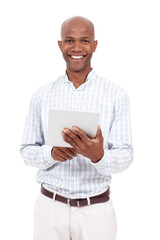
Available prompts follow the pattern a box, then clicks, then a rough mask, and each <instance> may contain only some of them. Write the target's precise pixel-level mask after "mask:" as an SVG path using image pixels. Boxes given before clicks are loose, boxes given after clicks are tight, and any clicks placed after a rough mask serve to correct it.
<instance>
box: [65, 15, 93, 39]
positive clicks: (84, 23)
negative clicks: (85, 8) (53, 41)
mask: <svg viewBox="0 0 160 240" xmlns="http://www.w3.org/2000/svg"><path fill="white" fill-rule="evenodd" d="M75 30H80V31H82V32H83V31H84V32H85V31H87V32H88V33H89V35H90V36H91V37H92V38H93V40H94V37H95V33H94V25H93V23H92V22H91V21H90V20H89V19H87V18H84V17H80V16H75V17H72V18H69V19H67V20H66V21H64V22H63V24H62V27H61V38H62V40H63V38H64V37H65V36H66V35H67V34H68V33H69V32H71V31H75Z"/></svg>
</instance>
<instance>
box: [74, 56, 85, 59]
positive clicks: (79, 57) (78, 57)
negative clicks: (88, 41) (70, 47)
mask: <svg viewBox="0 0 160 240" xmlns="http://www.w3.org/2000/svg"><path fill="white" fill-rule="evenodd" d="M71 58H73V59H81V58H83V56H71Z"/></svg>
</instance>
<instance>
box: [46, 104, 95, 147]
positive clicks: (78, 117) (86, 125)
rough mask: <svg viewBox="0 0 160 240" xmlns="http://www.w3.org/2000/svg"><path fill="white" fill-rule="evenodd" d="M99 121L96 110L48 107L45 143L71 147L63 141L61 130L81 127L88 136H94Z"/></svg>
mask: <svg viewBox="0 0 160 240" xmlns="http://www.w3.org/2000/svg"><path fill="white" fill-rule="evenodd" d="M98 121H99V113H98V112H81V111H70V110H69V111H68V110H56V109H50V110H49V116H48V133H47V145H49V146H56V147H71V145H70V144H68V143H66V142H64V140H63V138H62V135H61V133H62V131H63V129H64V128H69V129H72V126H75V127H78V128H80V129H82V130H83V131H84V132H85V133H86V134H87V136H89V137H90V138H94V137H96V133H97V128H98Z"/></svg>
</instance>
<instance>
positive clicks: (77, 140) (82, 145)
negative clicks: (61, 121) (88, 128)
mask: <svg viewBox="0 0 160 240" xmlns="http://www.w3.org/2000/svg"><path fill="white" fill-rule="evenodd" d="M62 136H63V139H64V141H65V142H67V143H69V144H70V145H71V146H72V147H73V148H74V149H75V150H76V151H77V153H79V154H81V155H83V156H85V157H87V158H89V159H91V161H92V162H98V161H99V160H101V158H102V157H103V155H104V150H103V136H102V131H101V129H100V126H98V129H97V135H96V138H93V139H91V138H89V137H88V136H87V135H86V134H85V133H84V132H83V131H82V130H81V129H79V128H77V127H72V131H71V130H69V129H67V128H65V129H64V130H63V132H62Z"/></svg>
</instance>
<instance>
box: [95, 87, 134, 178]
mask: <svg viewBox="0 0 160 240" xmlns="http://www.w3.org/2000/svg"><path fill="white" fill-rule="evenodd" d="M118 95H119V96H118V97H117V98H116V100H115V107H114V114H113V121H112V123H111V127H110V132H109V136H108V141H107V144H108V146H107V148H106V149H104V156H103V158H102V159H101V160H100V161H99V162H97V163H93V164H94V166H95V168H96V169H97V170H98V171H99V172H100V173H101V174H102V175H104V176H108V175H112V174H115V173H118V172H122V171H124V170H125V169H127V168H128V167H129V166H130V165H131V163H132V161H133V147H132V136H131V126H130V107H129V99H128V95H127V94H126V93H125V91H121V93H120V94H118Z"/></svg>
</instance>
